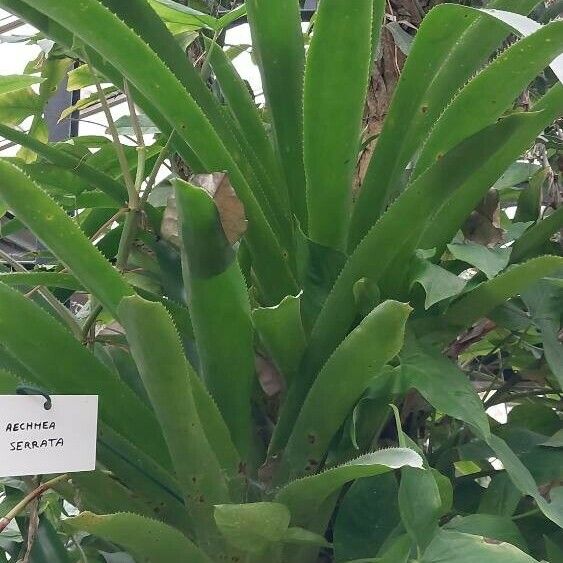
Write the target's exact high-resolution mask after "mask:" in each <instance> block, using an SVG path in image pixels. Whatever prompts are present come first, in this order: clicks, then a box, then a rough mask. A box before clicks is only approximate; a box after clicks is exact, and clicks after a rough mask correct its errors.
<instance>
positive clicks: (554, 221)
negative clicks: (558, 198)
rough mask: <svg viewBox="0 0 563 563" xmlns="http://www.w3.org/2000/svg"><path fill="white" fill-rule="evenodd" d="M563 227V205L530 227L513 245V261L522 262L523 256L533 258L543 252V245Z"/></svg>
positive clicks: (511, 259) (511, 258)
mask: <svg viewBox="0 0 563 563" xmlns="http://www.w3.org/2000/svg"><path fill="white" fill-rule="evenodd" d="M561 228H563V206H559V208H558V209H556V210H555V211H553V212H552V213H550V214H549V215H547V217H544V218H543V219H541V220H540V221H538V222H537V223H536V224H535V225H533V226H532V227H530V228H529V229H528V230H527V231H526V232H525V233H524V234H523V235H522V236H521V237H520V238H519V239H518V240H517V241H516V242H515V243H514V246H513V250H512V254H511V257H510V261H511V263H515V262H520V261H521V260H522V259H523V258H532V257H533V256H537V255H538V254H541V249H542V246H543V245H545V243H546V242H547V241H548V240H549V237H551V235H553V234H554V233H556V232H557V231H558V230H559V229H561Z"/></svg>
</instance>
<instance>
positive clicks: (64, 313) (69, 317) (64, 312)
mask: <svg viewBox="0 0 563 563" xmlns="http://www.w3.org/2000/svg"><path fill="white" fill-rule="evenodd" d="M0 258H2V260H4V261H5V262H7V263H8V264H10V266H12V268H13V269H14V270H16V271H18V272H27V269H26V268H24V267H23V266H22V265H21V264H20V263H19V262H17V261H16V260H14V259H13V258H12V257H11V256H10V255H9V254H7V253H6V252H4V251H3V250H0ZM36 291H37V292H38V293H39V295H41V297H43V299H45V301H47V303H48V304H49V305H51V307H53V309H54V310H55V311H56V312H57V313H58V314H59V315H60V316H61V317H62V318H63V320H64V321H65V322H66V324H67V325H68V327H69V328H70V330H71V332H72V334H74V336H76V337H77V338H80V337H81V336H82V333H81V332H80V327H79V326H78V324H77V323H76V320H75V318H74V316H73V314H72V313H71V312H70V311H69V310H68V309H67V308H66V307H65V306H64V305H63V304H62V303H61V302H60V301H59V300H58V299H57V298H56V297H55V296H54V295H53V294H52V293H51V292H50V291H49V290H48V289H45V288H44V287H39V288H38V289H37V290H36Z"/></svg>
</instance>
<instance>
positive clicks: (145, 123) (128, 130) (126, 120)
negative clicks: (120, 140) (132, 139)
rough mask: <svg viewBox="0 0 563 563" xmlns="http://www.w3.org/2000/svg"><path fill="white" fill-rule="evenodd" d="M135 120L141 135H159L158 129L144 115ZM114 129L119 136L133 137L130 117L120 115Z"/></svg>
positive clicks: (133, 131) (133, 132)
mask: <svg viewBox="0 0 563 563" xmlns="http://www.w3.org/2000/svg"><path fill="white" fill-rule="evenodd" d="M137 120H138V122H139V126H140V127H141V131H142V132H143V135H156V134H157V133H160V129H159V128H158V127H156V125H155V124H154V123H153V122H152V121H151V120H150V119H149V118H148V117H147V116H146V115H144V114H142V113H141V114H139V115H137ZM115 128H116V129H117V132H118V133H119V134H120V135H135V130H134V129H133V123H132V122H131V116H129V115H122V116H121V117H120V118H118V119H116V120H115Z"/></svg>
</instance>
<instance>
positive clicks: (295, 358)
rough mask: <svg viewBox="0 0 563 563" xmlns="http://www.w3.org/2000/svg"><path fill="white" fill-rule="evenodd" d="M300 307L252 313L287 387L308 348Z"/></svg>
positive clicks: (288, 303) (294, 300)
mask: <svg viewBox="0 0 563 563" xmlns="http://www.w3.org/2000/svg"><path fill="white" fill-rule="evenodd" d="M0 279H1V278H0ZM300 304H301V299H300V296H297V297H294V296H292V295H288V296H287V297H285V298H284V299H283V300H282V301H281V303H279V304H278V305H276V306H275V307H261V308H258V309H254V310H253V311H252V321H253V322H254V327H255V328H256V332H257V333H258V335H259V336H260V339H261V341H262V344H263V345H264V347H265V348H266V350H267V352H268V353H269V354H270V355H271V357H272V359H273V361H274V363H275V364H276V367H277V368H278V369H279V370H280V372H281V373H282V374H283V376H284V377H285V380H286V383H287V385H288V386H289V385H291V383H292V381H293V380H294V379H295V377H296V376H297V373H298V370H299V364H300V363H301V358H302V356H303V352H304V350H305V345H306V340H305V331H304V330H303V324H302V322H301V311H300Z"/></svg>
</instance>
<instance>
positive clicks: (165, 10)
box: [149, 0, 217, 35]
mask: <svg viewBox="0 0 563 563" xmlns="http://www.w3.org/2000/svg"><path fill="white" fill-rule="evenodd" d="M149 4H150V5H151V7H152V8H153V10H154V11H155V12H156V13H157V14H158V15H159V16H160V17H161V18H162V19H163V20H164V23H165V24H166V27H167V28H168V29H169V30H170V33H172V34H174V35H177V34H179V33H184V32H186V31H198V30H200V29H202V28H204V29H215V26H216V21H217V20H216V19H215V18H214V17H213V16H210V15H209V14H204V13H202V12H199V11H198V10H194V9H193V8H190V7H189V6H183V5H182V4H179V3H178V2H173V1H171V0H149Z"/></svg>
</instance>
